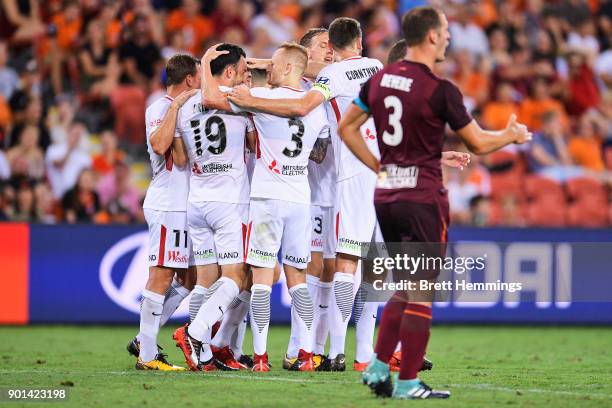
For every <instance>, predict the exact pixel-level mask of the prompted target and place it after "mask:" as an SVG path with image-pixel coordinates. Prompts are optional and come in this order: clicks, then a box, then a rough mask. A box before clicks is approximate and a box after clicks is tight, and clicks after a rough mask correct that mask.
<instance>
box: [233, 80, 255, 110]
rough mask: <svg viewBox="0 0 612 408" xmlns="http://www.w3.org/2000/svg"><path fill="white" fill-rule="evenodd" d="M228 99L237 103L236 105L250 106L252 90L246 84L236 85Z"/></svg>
mask: <svg viewBox="0 0 612 408" xmlns="http://www.w3.org/2000/svg"><path fill="white" fill-rule="evenodd" d="M227 99H229V100H230V101H232V102H233V103H235V104H236V105H239V106H243V107H247V108H248V107H250V105H249V102H250V100H251V91H250V90H249V88H248V87H247V86H246V85H239V86H235V87H234V88H233V89H232V92H230V93H229V94H228V95H227Z"/></svg>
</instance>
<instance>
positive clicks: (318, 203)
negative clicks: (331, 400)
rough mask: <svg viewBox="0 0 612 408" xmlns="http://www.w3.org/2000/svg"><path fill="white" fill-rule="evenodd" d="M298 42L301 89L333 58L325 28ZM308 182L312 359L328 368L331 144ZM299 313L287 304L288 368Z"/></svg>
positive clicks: (333, 247) (314, 165)
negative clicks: (304, 55)
mask: <svg viewBox="0 0 612 408" xmlns="http://www.w3.org/2000/svg"><path fill="white" fill-rule="evenodd" d="M300 45H301V46H303V47H305V48H306V49H307V50H308V67H307V70H306V72H305V73H304V77H303V78H302V81H301V83H302V89H303V90H305V91H309V90H310V89H311V88H312V84H313V83H314V80H315V78H316V76H317V74H318V72H319V71H320V69H321V68H323V67H325V66H326V65H328V64H331V63H332V62H333V57H334V51H333V49H332V48H331V47H329V35H328V33H327V29H326V28H311V29H310V30H308V31H307V32H306V33H305V34H304V35H303V36H302V38H301V39H300ZM308 182H309V183H310V196H311V222H312V238H311V243H310V251H311V253H310V256H311V259H310V262H309V263H308V267H307V268H306V283H307V285H308V290H309V292H310V296H311V297H312V302H313V305H314V314H315V318H314V344H313V362H314V367H315V370H316V371H327V370H329V367H330V364H329V360H328V359H327V357H326V356H325V343H326V341H327V335H328V333H329V323H328V318H327V317H328V316H327V310H328V307H329V297H330V293H331V286H332V284H331V281H332V279H333V276H334V267H335V257H336V236H335V232H334V216H333V211H334V208H333V207H334V198H335V190H336V186H335V184H336V172H335V169H334V155H333V151H332V149H331V147H328V148H327V154H326V156H325V159H324V160H323V161H322V162H321V163H317V162H315V161H312V160H311V161H310V162H309V163H308ZM298 319H299V316H298V315H297V312H296V311H295V307H292V308H291V335H290V338H289V345H288V347H287V353H286V354H285V357H284V359H283V368H285V369H289V368H290V367H291V366H292V365H293V364H294V363H295V361H296V360H297V356H298V351H299V347H298V327H299V320H298Z"/></svg>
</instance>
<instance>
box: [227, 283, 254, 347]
mask: <svg viewBox="0 0 612 408" xmlns="http://www.w3.org/2000/svg"><path fill="white" fill-rule="evenodd" d="M238 297H239V298H240V300H241V301H242V302H241V303H240V306H239V307H241V308H243V309H244V312H243V313H242V318H241V319H240V323H239V324H238V328H237V329H236V330H234V333H232V337H231V339H230V348H231V349H232V352H233V353H234V356H235V357H236V358H237V359H238V358H240V356H242V354H243V353H242V345H243V344H244V336H245V334H246V328H247V314H248V313H249V306H250V304H251V292H248V291H244V292H242V293H241V294H240V295H238Z"/></svg>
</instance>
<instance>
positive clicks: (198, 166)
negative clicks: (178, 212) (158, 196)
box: [176, 87, 254, 204]
mask: <svg viewBox="0 0 612 408" xmlns="http://www.w3.org/2000/svg"><path fill="white" fill-rule="evenodd" d="M220 89H221V90H222V91H229V90H230V88H226V87H220ZM253 130H254V127H253V124H252V122H251V120H250V119H249V118H248V117H247V116H246V115H245V114H234V113H228V112H225V111H219V110H216V109H206V108H204V107H203V105H202V94H201V93H200V92H198V93H197V94H196V95H194V96H192V97H191V98H189V100H187V102H186V103H185V105H183V107H182V108H181V110H180V112H179V116H178V119H177V128H176V131H177V135H179V136H181V137H182V138H183V141H184V142H185V146H186V148H187V154H188V155H189V166H190V169H191V176H190V186H189V202H191V203H199V202H204V201H219V202H225V203H238V204H248V203H249V180H248V176H247V169H246V163H245V139H246V134H247V133H248V132H251V131H253Z"/></svg>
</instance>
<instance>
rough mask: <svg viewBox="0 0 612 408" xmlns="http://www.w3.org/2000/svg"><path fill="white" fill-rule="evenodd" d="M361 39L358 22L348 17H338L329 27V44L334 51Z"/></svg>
mask: <svg viewBox="0 0 612 408" xmlns="http://www.w3.org/2000/svg"><path fill="white" fill-rule="evenodd" d="M358 38H361V25H360V24H359V21H357V20H355V19H353V18H349V17H338V18H337V19H335V20H334V21H332V23H331V24H330V25H329V42H330V43H331V44H332V46H333V47H334V48H336V49H339V50H341V49H343V48H346V47H348V46H349V45H351V44H352V43H353V41H355V40H357V39H358Z"/></svg>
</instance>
